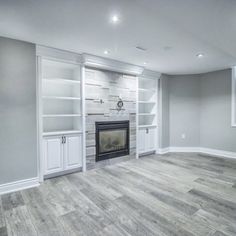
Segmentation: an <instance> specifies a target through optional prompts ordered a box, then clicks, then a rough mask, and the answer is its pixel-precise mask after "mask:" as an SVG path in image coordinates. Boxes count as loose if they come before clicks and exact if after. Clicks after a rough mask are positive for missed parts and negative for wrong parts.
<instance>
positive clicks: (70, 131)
mask: <svg viewBox="0 0 236 236" xmlns="http://www.w3.org/2000/svg"><path fill="white" fill-rule="evenodd" d="M62 134H82V131H81V130H64V131H63V130H62V131H52V132H43V136H50V135H62Z"/></svg>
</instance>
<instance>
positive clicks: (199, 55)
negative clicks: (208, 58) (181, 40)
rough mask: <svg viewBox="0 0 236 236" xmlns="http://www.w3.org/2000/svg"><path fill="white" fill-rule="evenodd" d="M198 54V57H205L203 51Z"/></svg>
mask: <svg viewBox="0 0 236 236" xmlns="http://www.w3.org/2000/svg"><path fill="white" fill-rule="evenodd" d="M196 56H197V57H198V58H202V57H204V54H203V53H198V54H197V55H196Z"/></svg>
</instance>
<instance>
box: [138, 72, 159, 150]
mask: <svg viewBox="0 0 236 236" xmlns="http://www.w3.org/2000/svg"><path fill="white" fill-rule="evenodd" d="M159 77H160V73H157V72H154V71H149V70H144V71H143V74H142V76H139V78H138V140H139V147H138V152H139V154H143V153H148V152H152V151H156V150H157V149H158V144H157V125H158V124H157V122H158V112H157V111H158V96H157V95H158V79H159Z"/></svg>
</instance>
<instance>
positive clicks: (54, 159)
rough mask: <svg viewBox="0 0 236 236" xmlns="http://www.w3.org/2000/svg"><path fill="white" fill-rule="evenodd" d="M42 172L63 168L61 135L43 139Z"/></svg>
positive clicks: (49, 172)
mask: <svg viewBox="0 0 236 236" xmlns="http://www.w3.org/2000/svg"><path fill="white" fill-rule="evenodd" d="M43 149H44V167H45V168H44V174H51V173H55V172H59V171H62V170H63V145H62V138H61V137H52V138H48V139H44V141H43Z"/></svg>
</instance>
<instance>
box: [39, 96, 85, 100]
mask: <svg viewBox="0 0 236 236" xmlns="http://www.w3.org/2000/svg"><path fill="white" fill-rule="evenodd" d="M43 99H53V100H81V98H80V97H60V96H43Z"/></svg>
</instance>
